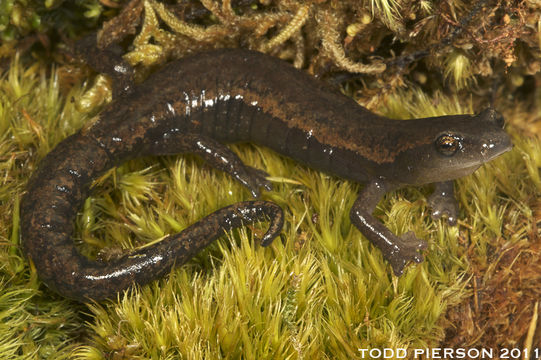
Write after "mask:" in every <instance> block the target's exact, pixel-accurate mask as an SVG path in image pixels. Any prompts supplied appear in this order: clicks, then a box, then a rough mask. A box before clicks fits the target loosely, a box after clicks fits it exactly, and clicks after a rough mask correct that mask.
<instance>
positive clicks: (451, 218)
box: [427, 180, 458, 226]
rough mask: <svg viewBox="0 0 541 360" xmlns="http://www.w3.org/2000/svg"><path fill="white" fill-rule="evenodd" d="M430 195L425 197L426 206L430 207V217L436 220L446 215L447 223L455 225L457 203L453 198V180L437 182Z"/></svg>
mask: <svg viewBox="0 0 541 360" xmlns="http://www.w3.org/2000/svg"><path fill="white" fill-rule="evenodd" d="M435 186H436V188H435V189H434V192H433V193H432V195H430V196H429V197H428V199H427V201H428V206H430V208H431V209H432V213H431V214H430V215H431V216H432V219H434V220H437V219H439V218H441V217H442V216H446V217H447V223H448V224H449V225H451V226H454V225H456V220H457V216H458V204H457V202H456V199H455V192H454V187H453V181H452V180H451V181H445V182H439V183H436V184H435Z"/></svg>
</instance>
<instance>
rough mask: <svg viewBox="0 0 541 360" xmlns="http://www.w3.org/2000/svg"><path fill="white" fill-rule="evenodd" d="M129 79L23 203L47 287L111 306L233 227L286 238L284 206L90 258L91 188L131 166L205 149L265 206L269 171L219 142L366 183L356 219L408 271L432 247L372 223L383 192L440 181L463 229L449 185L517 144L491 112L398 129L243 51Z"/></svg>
mask: <svg viewBox="0 0 541 360" xmlns="http://www.w3.org/2000/svg"><path fill="white" fill-rule="evenodd" d="M122 84H123V85H122V86H121V88H122V89H121V91H123V92H124V94H123V95H121V96H119V97H116V99H115V101H114V102H113V103H111V104H110V105H109V106H108V107H107V108H106V109H105V110H104V111H103V112H102V113H101V114H100V119H99V121H97V122H96V123H94V124H93V125H92V126H91V127H90V128H87V129H83V130H81V131H80V132H78V133H76V134H75V135H73V136H71V137H69V138H67V139H66V140H64V141H63V142H62V143H60V144H59V145H58V146H57V147H56V148H55V149H54V150H53V151H51V153H49V154H48V155H47V156H46V157H45V158H44V159H43V160H42V162H41V164H40V166H39V169H38V171H36V173H35V174H34V175H33V176H32V178H31V180H30V182H29V185H28V191H27V193H26V195H25V196H24V199H23V202H22V207H21V214H22V224H24V225H23V226H22V228H21V234H22V244H23V248H24V251H25V253H26V254H27V256H28V257H29V258H30V259H31V260H32V261H33V262H34V264H35V266H36V269H37V272H38V274H39V276H40V278H41V279H42V280H43V281H44V282H45V283H46V284H47V285H48V286H49V287H51V288H53V289H55V290H56V291H57V292H59V293H60V294H62V295H65V296H68V297H71V298H74V299H77V300H82V301H84V300H86V299H102V298H106V297H110V296H112V295H114V294H116V293H117V292H119V291H121V290H123V289H126V288H127V287H129V286H130V285H132V284H134V283H136V284H145V283H148V282H149V281H151V280H153V279H155V278H157V277H160V276H162V275H163V274H166V273H167V272H168V271H170V269H171V267H172V266H173V265H177V266H178V265H180V264H182V263H184V262H185V261H187V260H188V259H189V258H190V257H191V256H193V254H195V253H196V252H197V251H199V250H200V249H201V248H203V247H205V246H207V245H208V244H209V243H210V242H212V241H213V240H214V239H216V238H217V237H219V236H220V235H222V234H223V231H224V229H225V230H227V229H230V228H233V227H238V226H241V225H242V224H246V223H250V222H253V221H257V220H264V219H270V221H271V225H270V228H269V230H268V231H267V234H266V235H265V238H264V240H263V242H264V245H267V244H269V243H270V241H271V240H272V239H273V238H274V237H275V236H277V235H278V234H279V232H280V230H281V226H282V222H283V215H282V211H281V209H280V208H279V207H278V206H277V205H275V204H273V203H269V202H263V201H256V202H245V203H240V204H236V205H231V206H229V207H226V208H224V209H221V210H219V211H217V212H216V213H214V214H212V215H209V217H206V218H204V219H202V220H201V221H199V222H198V223H196V224H194V225H192V226H191V227H190V228H188V229H186V230H184V231H183V232H181V233H180V234H178V235H173V236H170V237H169V238H166V239H165V240H163V241H162V242H160V243H158V244H155V245H153V246H150V247H147V248H144V249H142V250H138V251H137V252H134V253H130V254H127V255H126V256H124V257H122V258H120V259H117V260H115V261H113V262H109V263H101V262H97V261H91V260H89V259H87V258H85V257H83V256H81V255H80V254H79V253H78V252H77V250H76V249H75V247H74V245H73V241H72V239H71V234H72V232H73V219H74V217H75V215H76V213H77V211H78V209H79V208H80V207H81V205H82V203H83V201H84V199H85V198H86V197H87V196H88V186H89V184H90V183H91V182H92V180H94V179H96V177H98V176H99V175H100V174H102V173H103V172H104V171H106V170H107V169H109V168H111V167H113V166H116V165H119V164H121V163H123V162H125V161H126V160H128V159H132V158H136V157H139V156H145V155H151V154H152V155H162V154H176V153H195V154H197V155H199V156H201V157H202V158H204V159H205V160H206V161H207V162H209V163H210V164H211V165H212V166H214V167H215V168H217V169H220V170H223V171H225V172H227V173H229V174H230V175H232V176H233V177H234V178H235V179H237V180H238V181H240V182H241V183H242V184H244V185H245V186H246V187H248V189H250V191H251V192H252V194H253V195H254V196H256V197H257V196H258V195H259V191H260V188H261V187H265V188H266V189H268V190H270V184H269V182H268V181H267V180H265V176H266V173H265V172H263V171H261V170H256V169H253V168H251V167H249V166H246V165H245V164H243V163H242V162H241V161H240V159H239V158H238V157H237V156H236V155H235V154H234V153H233V152H232V151H231V150H229V148H227V147H226V146H225V145H223V143H230V142H242V141H251V142H255V143H257V144H260V145H263V146H267V147H269V148H271V149H274V150H275V151H277V152H279V153H281V154H284V155H286V156H289V157H291V158H293V159H295V160H298V161H299V162H302V163H304V164H306V165H308V166H310V167H313V168H316V169H319V170H322V171H327V172H329V173H333V174H335V175H338V176H341V177H343V178H345V179H349V180H352V181H357V182H362V183H366V184H367V186H366V187H365V188H364V189H363V190H362V192H361V193H360V194H359V197H358V199H357V200H356V201H355V204H354V206H353V208H352V209H351V213H350V215H351V220H352V223H353V224H354V225H355V226H356V227H357V228H358V229H359V230H360V231H361V232H362V233H363V234H364V235H365V236H366V237H367V238H368V239H370V240H371V241H372V243H373V244H375V245H376V246H378V247H379V248H380V249H381V250H382V253H383V255H384V257H385V258H386V259H387V260H388V261H389V262H390V264H391V265H392V267H393V270H394V272H395V274H397V275H399V274H401V273H402V271H403V268H404V266H405V265H406V264H407V263H408V262H409V261H415V262H420V261H422V256H421V254H420V253H419V250H420V249H423V248H424V247H425V246H426V245H425V242H423V241H421V240H419V239H417V238H415V236H414V235H413V233H411V232H410V233H407V234H405V235H402V236H401V237H398V236H396V235H394V234H392V233H391V232H390V231H389V229H387V228H386V227H385V226H384V225H383V224H382V223H381V222H379V221H377V219H375V218H374V217H373V216H372V212H373V210H374V208H375V206H376V205H377V203H378V201H379V200H380V198H381V196H383V194H385V193H386V192H388V191H392V190H394V189H396V188H398V187H401V186H404V185H409V184H412V185H420V184H425V183H428V182H437V183H438V184H437V185H436V191H435V192H434V194H433V195H432V196H431V197H430V198H429V204H430V205H431V206H432V208H433V216H434V217H435V218H437V217H440V216H442V215H446V216H447V217H448V221H449V222H450V223H451V224H454V223H455V222H456V216H457V207H456V203H455V201H454V199H453V198H452V196H453V187H452V183H451V182H450V180H452V179H454V178H457V177H461V176H464V175H468V174H469V173H471V172H473V171H474V170H475V169H477V168H478V167H479V166H480V165H481V164H482V163H484V162H486V161H489V160H491V159H492V158H494V157H495V156H498V155H499V154H501V153H502V152H505V151H507V150H509V149H510V147H511V144H510V140H509V136H508V135H507V134H506V133H505V132H504V131H503V130H502V125H503V119H502V118H501V116H500V115H499V114H497V113H496V112H495V111H493V110H486V111H484V112H482V113H480V114H478V115H473V116H472V115H456V116H442V117H436V118H427V119H415V120H408V121H397V120H391V119H387V118H384V117H381V116H378V115H376V114H373V113H371V112H370V111H368V110H366V109H364V108H363V107H361V106H359V105H358V104H356V103H355V102H354V101H353V100H351V99H350V98H348V97H346V96H344V95H342V94H340V93H338V92H335V91H333V90H331V89H329V88H327V87H326V86H325V84H323V83H320V82H318V81H316V80H315V79H313V78H311V77H310V76H308V75H306V74H304V73H302V72H300V71H298V70H296V69H294V68H293V67H291V66H290V65H289V64H287V63H285V62H283V61H280V60H278V59H275V58H272V57H269V56H266V55H263V54H260V53H256V52H251V51H246V50H218V51H214V52H209V53H204V54H198V55H196V56H194V57H188V58H185V59H182V60H179V61H175V62H172V63H170V64H168V65H167V66H165V67H164V68H163V69H161V70H160V71H159V72H157V73H155V74H154V75H152V76H151V77H150V78H149V79H147V80H146V81H145V82H144V83H142V84H141V85H139V86H136V87H131V86H130V85H129V81H128V82H126V84H128V85H126V86H124V82H123V83H122ZM117 92H118V90H117ZM217 191H218V190H217Z"/></svg>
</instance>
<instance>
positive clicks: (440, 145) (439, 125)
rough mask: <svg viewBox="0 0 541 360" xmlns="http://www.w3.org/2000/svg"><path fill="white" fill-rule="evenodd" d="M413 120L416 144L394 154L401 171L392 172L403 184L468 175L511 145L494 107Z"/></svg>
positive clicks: (501, 117)
mask: <svg viewBox="0 0 541 360" xmlns="http://www.w3.org/2000/svg"><path fill="white" fill-rule="evenodd" d="M413 121H414V122H415V124H413V123H412V125H413V128H415V129H416V131H417V135H418V142H417V144H418V145H417V146H414V147H412V148H410V149H408V150H407V151H404V152H402V153H401V154H400V155H398V157H397V158H396V161H397V163H398V164H400V166H399V167H400V172H401V173H402V175H400V176H399V175H398V174H395V175H394V176H396V177H397V179H398V180H399V181H401V182H403V183H405V184H416V185H419V184H427V183H433V182H440V181H447V180H452V179H456V178H460V177H463V176H466V175H469V174H471V173H472V172H474V171H475V170H477V169H478V168H479V167H480V166H481V165H482V164H483V163H485V162H488V161H490V160H492V159H494V158H495V157H497V156H499V155H501V154H503V153H505V152H507V151H509V150H511V148H512V147H513V145H512V144H511V139H510V137H509V135H508V134H507V133H506V132H505V131H504V130H503V124H504V119H503V116H502V115H501V114H499V113H498V112H496V111H495V110H493V109H487V110H484V111H482V112H481V113H479V114H477V115H473V116H472V115H451V116H442V117H437V118H429V119H419V120H413ZM423 127H424V128H423Z"/></svg>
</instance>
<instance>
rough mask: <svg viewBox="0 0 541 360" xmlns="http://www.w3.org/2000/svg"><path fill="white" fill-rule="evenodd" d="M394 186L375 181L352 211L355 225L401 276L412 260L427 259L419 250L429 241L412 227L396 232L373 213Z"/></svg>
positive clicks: (351, 215)
mask: <svg viewBox="0 0 541 360" xmlns="http://www.w3.org/2000/svg"><path fill="white" fill-rule="evenodd" d="M394 188H395V187H394V186H389V185H388V184H385V183H384V182H382V181H381V180H375V181H372V182H371V183H370V184H368V185H367V186H366V187H365V188H364V189H363V190H362V191H361V193H360V194H359V196H358V197H357V200H355V203H354V204H353V207H352V208H351V211H350V213H349V215H350V218H351V222H352V223H353V225H355V226H356V227H357V228H358V229H359V230H360V231H361V233H363V235H364V236H366V237H367V238H368V239H369V240H370V241H371V242H372V244H374V245H375V246H377V247H378V248H379V249H380V250H381V252H382V253H383V257H384V258H385V259H386V260H387V261H388V262H389V263H390V264H391V266H392V268H393V272H394V273H395V275H397V276H399V275H401V274H402V273H403V272H404V267H405V266H406V264H407V263H408V262H410V261H414V262H416V263H420V262H422V261H423V256H422V255H421V254H420V253H419V250H423V249H425V248H426V247H427V244H426V242H424V241H423V240H420V239H418V238H416V237H415V235H414V233H413V232H411V231H410V232H407V233H405V234H403V235H402V236H400V237H398V236H396V235H395V234H393V233H392V232H391V231H390V230H389V229H388V228H387V227H385V225H383V224H382V223H381V222H379V221H378V220H377V219H376V218H374V216H373V215H372V213H373V212H374V209H375V208H376V205H377V204H378V202H379V200H380V199H381V197H382V196H383V195H384V194H385V193H387V192H389V191H391V190H393V189H394Z"/></svg>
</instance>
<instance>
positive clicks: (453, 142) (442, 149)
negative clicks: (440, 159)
mask: <svg viewBox="0 0 541 360" xmlns="http://www.w3.org/2000/svg"><path fill="white" fill-rule="evenodd" d="M460 140H461V139H460V138H459V137H458V136H454V135H448V134H444V135H441V136H440V137H438V138H437V139H436V149H437V150H438V152H439V153H440V154H442V155H445V156H453V155H454V154H455V153H456V152H457V151H458V149H460V148H461V147H462V144H461V141H460Z"/></svg>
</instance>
